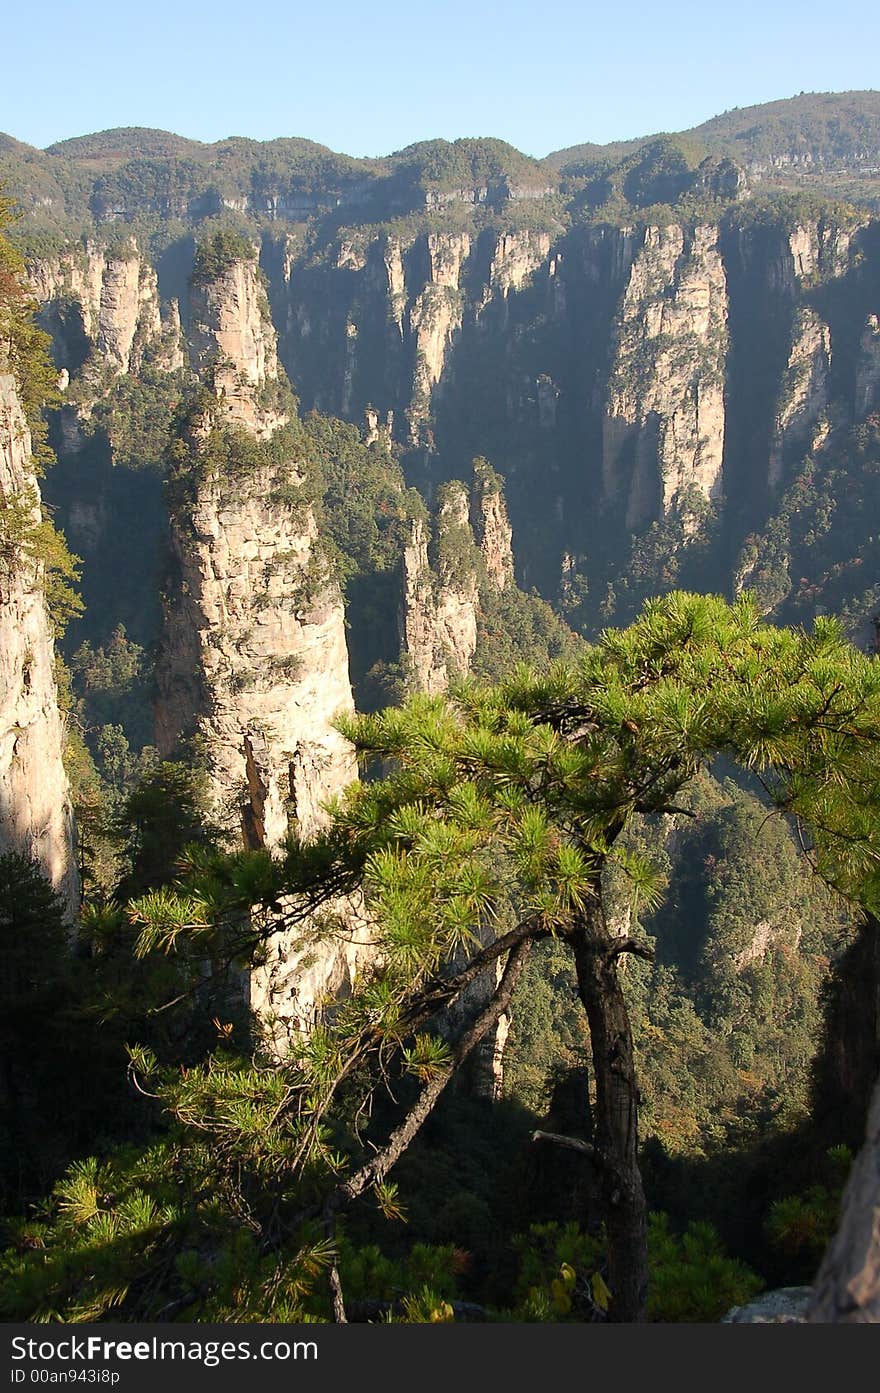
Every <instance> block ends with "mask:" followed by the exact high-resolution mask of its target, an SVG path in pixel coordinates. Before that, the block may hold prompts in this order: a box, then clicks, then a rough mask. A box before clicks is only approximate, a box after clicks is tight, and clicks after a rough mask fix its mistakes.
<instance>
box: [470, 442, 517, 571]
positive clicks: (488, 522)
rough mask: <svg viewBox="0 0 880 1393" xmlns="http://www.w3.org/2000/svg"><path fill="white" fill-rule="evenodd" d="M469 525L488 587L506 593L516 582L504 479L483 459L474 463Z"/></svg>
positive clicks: (511, 531) (511, 532) (511, 533)
mask: <svg viewBox="0 0 880 1393" xmlns="http://www.w3.org/2000/svg"><path fill="white" fill-rule="evenodd" d="M470 525H471V530H472V531H473V534H474V540H475V542H476V544H477V546H478V547H479V550H480V557H481V559H482V562H483V568H484V570H485V575H486V582H487V584H488V585H489V586H491V588H492V589H493V590H504V589H505V587H506V586H507V585H508V583H510V582H512V581H513V530H512V528H511V526H510V520H509V518H508V516H507V506H506V504H505V502H504V494H503V492H502V486H501V479H500V478H499V476H498V475H497V474H496V473H495V471H494V470H493V469H492V468H491V467H490V466H489V464H488V463H487V462H486V460H484V459H476V460H474V477H473V483H472V485H471V496H470Z"/></svg>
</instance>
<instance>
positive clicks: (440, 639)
mask: <svg viewBox="0 0 880 1393" xmlns="http://www.w3.org/2000/svg"><path fill="white" fill-rule="evenodd" d="M511 535H512V534H511V528H510V523H509V521H508V518H507V509H506V507H505V504H504V496H503V494H502V492H501V487H500V480H499V479H498V476H497V475H495V473H494V471H493V470H492V469H490V467H489V466H488V465H487V463H486V461H485V460H483V459H477V460H475V461H474V466H473V479H472V482H471V487H470V491H468V490H467V489H466V488H465V487H464V485H463V484H461V483H459V482H457V481H454V482H453V483H451V484H447V485H445V487H444V489H443V491H442V492H441V494H440V496H439V498H438V506H437V512H436V518H435V525H434V536H433V538H432V539H430V540H429V537H428V530H427V528H426V525H425V523H423V522H422V521H421V519H416V520H415V521H414V522H413V524H412V532H411V536H410V541H409V545H408V546H407V547H406V548H405V549H404V556H403V604H402V609H401V615H400V637H401V652H402V655H403V657H404V661H405V663H406V664H407V666H408V669H409V682H410V686H411V687H412V688H413V689H414V690H416V691H423V692H428V693H429V694H437V693H440V692H444V691H445V690H446V688H447V687H448V685H449V682H450V680H451V679H452V678H453V677H455V676H466V675H467V673H468V672H469V670H470V665H471V662H472V661H473V657H474V654H475V652H476V648H477V617H478V614H479V608H480V599H481V593H485V591H486V590H487V589H488V590H494V591H502V590H504V589H505V587H506V586H507V585H508V584H511V585H512V584H513V553H512V550H511ZM432 561H433V565H432ZM500 974H501V969H500V966H499V965H497V964H496V966H495V967H493V968H490V969H487V970H486V971H485V972H484V973H482V974H481V976H479V977H478V978H476V979H475V981H474V982H472V983H471V984H470V986H469V987H467V988H466V989H465V991H464V992H463V993H462V995H461V997H460V998H459V1000H458V1001H457V1002H456V1003H455V1004H454V1006H453V1007H451V1008H450V1009H449V1010H448V1012H446V1013H445V1019H446V1021H447V1022H448V1023H449V1024H450V1025H451V1027H452V1029H453V1030H455V1029H457V1028H459V1027H460V1026H461V1025H462V1024H464V1023H466V1022H467V1021H469V1020H470V1019H471V1018H472V1017H473V1015H474V1014H475V1013H476V1011H477V1010H479V1009H480V1008H481V1007H482V1006H483V1005H485V1003H486V1002H487V1001H488V999H489V997H490V996H491V994H492V992H493V991H494V990H495V988H496V986H497V985H498V982H499V980H500ZM441 1028H442V1024H441ZM509 1031H510V1018H509V1016H507V1015H504V1016H502V1017H501V1018H500V1019H499V1021H498V1023H497V1025H496V1027H495V1029H494V1030H492V1031H490V1032H489V1034H488V1035H487V1036H486V1038H485V1039H484V1040H483V1041H482V1042H481V1044H480V1046H479V1048H478V1050H477V1051H476V1053H475V1056H474V1058H473V1059H472V1060H471V1062H470V1064H469V1066H468V1081H469V1087H470V1091H471V1092H472V1094H474V1095H475V1096H477V1097H483V1098H499V1097H500V1096H501V1090H502V1085H503V1079H504V1048H505V1045H506V1042H507V1036H508V1034H509Z"/></svg>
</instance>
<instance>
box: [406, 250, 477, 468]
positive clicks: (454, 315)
mask: <svg viewBox="0 0 880 1393" xmlns="http://www.w3.org/2000/svg"><path fill="white" fill-rule="evenodd" d="M427 248H428V265H429V276H428V282H427V284H426V285H425V288H424V289H423V290H422V292H421V293H420V294H419V295H418V296H417V297H416V299H415V302H414V303H413V305H412V306H411V308H410V311H409V330H410V334H411V336H412V341H413V348H414V352H415V367H414V369H413V381H412V393H411V404H410V409H409V424H410V439H411V440H412V442H413V443H414V444H416V443H418V440H419V436H420V427H421V425H422V424H423V423H424V421H425V420H426V419H427V417H428V415H429V413H430V406H431V393H432V391H433V389H434V387H435V386H436V385H437V383H438V382H439V381H440V378H441V377H442V375H443V367H444V364H445V361H446V353H447V350H448V348H449V345H450V343H451V342H452V340H453V337H454V335H455V333H456V331H457V330H458V329H460V328H461V322H462V294H461V289H460V281H461V270H462V265H463V263H464V261H465V260H466V259H467V257H468V255H469V253H470V249H471V239H470V237H469V236H468V234H467V233H466V232H463V233H458V234H453V233H443V232H436V233H429V234H428V237H427Z"/></svg>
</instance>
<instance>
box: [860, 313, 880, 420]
mask: <svg viewBox="0 0 880 1393" xmlns="http://www.w3.org/2000/svg"><path fill="white" fill-rule="evenodd" d="M859 347H860V352H859V362H858V372H857V375H856V402H855V410H856V419H857V420H858V419H860V418H861V417H863V416H867V415H868V413H869V412H870V411H876V410H877V408H878V407H880V319H878V318H877V315H876V314H871V315H869V316H868V319H867V322H866V324H865V327H864V330H863V331H862V338H861V343H860V345H859Z"/></svg>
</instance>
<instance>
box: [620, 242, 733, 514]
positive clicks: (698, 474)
mask: <svg viewBox="0 0 880 1393" xmlns="http://www.w3.org/2000/svg"><path fill="white" fill-rule="evenodd" d="M726 352H727V287H726V280H725V273H724V266H723V263H722V260H721V255H720V253H719V250H718V235H717V228H714V227H697V228H696V229H695V230H694V232H693V235H692V236H690V235H686V234H685V231H684V229H683V228H682V227H679V226H677V225H673V226H670V227H647V228H645V230H644V234H643V236H642V238H641V243H640V245H639V246H638V248H637V250H636V251H635V255H634V257H633V261H632V265H631V268H630V273H629V280H628V284H627V286H626V290H625V291H624V295H623V299H622V303H621V306H620V310H619V313H618V318H617V326H616V334H615V345H614V353H613V365H612V369H611V373H610V377H609V386H608V398H607V403H606V410H605V421H604V431H603V455H602V472H603V485H604V493H605V498H606V500H607V501H614V500H616V499H623V500H624V502H625V513H626V524H627V526H628V527H632V528H640V527H643V526H645V524H646V523H648V522H650V521H651V520H652V519H653V518H655V517H658V516H663V515H664V514H665V513H667V512H669V510H670V509H671V508H672V507H673V505H674V504H675V503H676V501H680V500H682V498H683V496H684V495H686V493H687V491H688V490H690V489H694V490H696V492H697V493H698V494H699V495H700V496H702V497H703V498H706V499H710V498H716V497H717V496H718V495H719V493H720V492H721V466H722V458H723V453H724V427H725V415H724V371H725V356H726Z"/></svg>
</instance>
